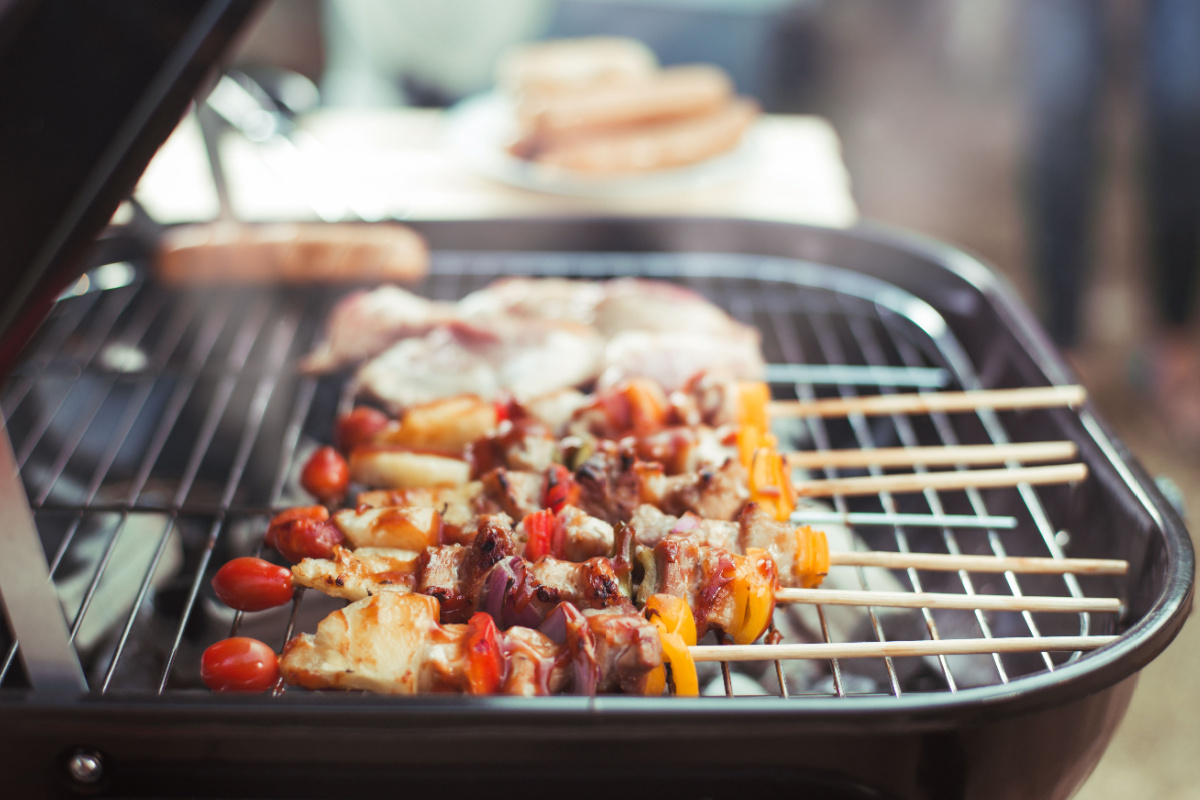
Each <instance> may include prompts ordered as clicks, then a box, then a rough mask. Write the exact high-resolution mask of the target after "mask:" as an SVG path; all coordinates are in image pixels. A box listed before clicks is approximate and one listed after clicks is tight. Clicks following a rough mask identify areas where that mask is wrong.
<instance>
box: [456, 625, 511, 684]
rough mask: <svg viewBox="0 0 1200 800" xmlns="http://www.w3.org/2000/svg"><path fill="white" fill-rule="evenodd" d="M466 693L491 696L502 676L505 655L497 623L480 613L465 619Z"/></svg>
mask: <svg viewBox="0 0 1200 800" xmlns="http://www.w3.org/2000/svg"><path fill="white" fill-rule="evenodd" d="M463 649H464V650H465V651H466V653H467V691H468V692H470V693H471V694H492V693H493V692H495V691H496V690H497V689H499V688H500V682H501V681H502V680H503V677H504V655H503V653H501V651H500V633H499V631H497V630H496V622H495V620H493V619H492V618H491V616H489V615H488V614H485V613H483V612H482V611H481V612H479V613H477V614H472V615H471V618H470V619H469V620H467V641H466V646H465V647H464V648H463Z"/></svg>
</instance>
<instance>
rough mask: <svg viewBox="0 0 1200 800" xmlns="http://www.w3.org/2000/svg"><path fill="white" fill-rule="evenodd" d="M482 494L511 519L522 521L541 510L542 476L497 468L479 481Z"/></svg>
mask: <svg viewBox="0 0 1200 800" xmlns="http://www.w3.org/2000/svg"><path fill="white" fill-rule="evenodd" d="M481 483H482V484H483V494H484V495H485V496H486V497H487V498H488V500H490V501H491V502H493V503H495V504H496V505H497V506H499V507H500V510H501V511H503V512H504V513H505V514H508V515H509V516H510V517H512V518H513V519H524V518H525V515H527V514H532V513H533V512H534V511H539V510H541V508H542V489H543V486H544V483H545V478H544V476H543V475H542V474H541V473H539V472H518V471H515V470H507V469H505V468H504V467H497V468H496V469H494V470H492V471H491V472H489V473H487V474H486V475H484V476H483V478H482V479H481Z"/></svg>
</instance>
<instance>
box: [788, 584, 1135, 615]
mask: <svg viewBox="0 0 1200 800" xmlns="http://www.w3.org/2000/svg"><path fill="white" fill-rule="evenodd" d="M775 601H776V602H778V603H808V604H810V605H827V606H886V607H888V608H952V609H968V610H973V609H979V610H981V611H1062V612H1069V613H1080V612H1084V611H1098V612H1112V613H1119V612H1120V611H1121V601H1120V600H1118V599H1116V598H1115V597H1043V596H1025V597H1015V596H1013V595H994V594H942V593H938V592H867V591H845V590H838V589H778V590H776V592H775Z"/></svg>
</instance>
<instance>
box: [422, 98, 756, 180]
mask: <svg viewBox="0 0 1200 800" xmlns="http://www.w3.org/2000/svg"><path fill="white" fill-rule="evenodd" d="M446 133H447V136H448V138H449V142H450V146H451V148H452V149H453V150H454V152H455V153H457V154H458V155H459V157H461V158H462V159H463V160H464V162H465V163H466V165H467V166H468V167H469V168H471V169H472V170H474V171H475V172H477V173H479V174H481V175H485V176H487V177H489V178H492V179H494V180H497V181H501V182H502V183H507V184H510V185H512V186H518V187H521V188H523V189H533V190H535V191H539V192H548V193H551V194H563V195H575V196H578V197H629V196H634V195H647V194H669V193H673V192H680V191H686V190H689V189H698V188H701V187H706V186H711V185H713V184H717V183H722V182H724V181H727V180H730V179H731V178H735V177H737V176H738V175H740V174H742V173H744V172H745V171H746V169H747V168H748V167H749V165H750V164H751V163H752V161H753V159H754V154H755V151H756V147H755V144H754V138H755V137H754V128H751V129H750V130H749V131H747V133H746V135H745V136H743V137H742V141H741V144H739V145H738V146H737V147H736V148H734V149H733V150H731V151H729V152H728V153H722V154H721V155H719V156H715V157H713V158H710V159H706V160H705V161H701V162H698V163H696V164H691V165H689V166H686V167H676V168H673V169H663V170H656V171H654V172H639V173H637V174H632V175H621V176H615V177H594V176H591V175H585V174H581V173H578V172H572V171H570V170H565V169H562V168H558V167H548V166H545V165H543V164H534V163H532V162H529V161H523V160H522V159H519V158H516V157H514V156H512V155H510V154H509V153H508V151H507V149H506V148H507V145H508V144H509V143H510V142H512V141H513V140H514V139H515V138H516V133H517V123H516V116H515V115H514V113H513V108H512V104H511V103H510V102H509V101H508V99H507V98H505V97H504V96H502V95H500V94H497V93H495V92H489V93H487V94H481V95H476V96H475V97H469V98H467V99H466V100H463V101H462V102H461V103H459V104H458V105H456V106H454V107H453V108H452V109H450V111H449V112H448V119H447V132H446Z"/></svg>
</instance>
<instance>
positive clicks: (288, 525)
mask: <svg viewBox="0 0 1200 800" xmlns="http://www.w3.org/2000/svg"><path fill="white" fill-rule="evenodd" d="M271 529H272V530H274V531H275V536H274V540H273V543H272V547H274V548H275V549H276V550H278V551H279V552H280V553H282V554H283V557H284V558H286V559H287V560H288V561H291V562H292V563H293V564H299V563H300V562H301V561H303V560H304V559H306V558H333V548H334V545H339V544H343V543H344V542H345V541H346V537H345V536H343V535H342V532H341V531H340V530H339V529H338V526H337V525H334V524H333V523H332V522H330V521H329V520H324V521H321V522H318V521H317V520H314V519H307V518H300V519H292V520H288V521H286V522H284V523H282V524H280V525H274V524H273V525H272V526H271Z"/></svg>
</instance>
